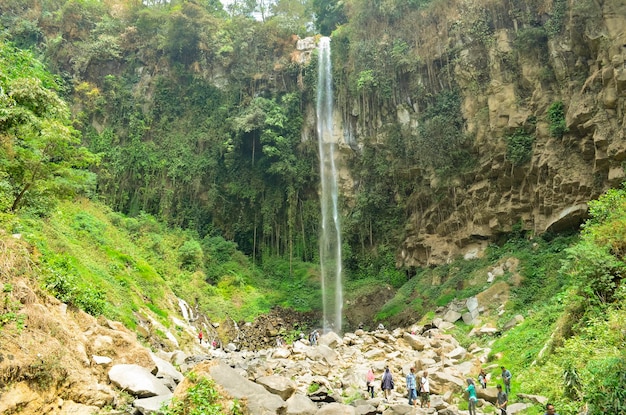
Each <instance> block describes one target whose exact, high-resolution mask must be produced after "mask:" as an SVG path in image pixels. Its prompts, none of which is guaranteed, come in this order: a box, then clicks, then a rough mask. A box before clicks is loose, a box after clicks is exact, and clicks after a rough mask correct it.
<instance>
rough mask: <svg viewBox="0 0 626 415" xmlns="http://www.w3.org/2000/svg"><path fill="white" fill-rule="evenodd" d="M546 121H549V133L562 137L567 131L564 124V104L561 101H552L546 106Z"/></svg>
mask: <svg viewBox="0 0 626 415" xmlns="http://www.w3.org/2000/svg"><path fill="white" fill-rule="evenodd" d="M548 121H549V123H550V135H551V136H552V137H556V138H562V137H563V134H565V133H566V132H567V125H566V124H565V105H564V104H563V102H562V101H556V102H553V103H552V105H550V107H549V108H548Z"/></svg>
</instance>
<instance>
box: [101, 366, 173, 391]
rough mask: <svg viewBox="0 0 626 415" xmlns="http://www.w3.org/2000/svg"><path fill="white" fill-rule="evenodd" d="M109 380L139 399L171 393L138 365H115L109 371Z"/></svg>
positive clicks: (158, 380)
mask: <svg viewBox="0 0 626 415" xmlns="http://www.w3.org/2000/svg"><path fill="white" fill-rule="evenodd" d="M109 380H110V381H111V382H112V383H113V384H114V385H116V386H117V387H119V388H120V389H124V390H127V391H128V392H129V393H130V394H131V395H133V396H137V397H139V398H149V397H151V396H157V395H168V394H170V393H171V392H170V390H169V388H168V387H167V386H165V385H164V384H163V382H162V381H161V380H160V379H158V378H157V377H156V376H154V375H153V374H152V373H150V371H149V370H148V369H146V368H145V367H141V366H139V365H115V366H113V367H112V368H111V370H109Z"/></svg>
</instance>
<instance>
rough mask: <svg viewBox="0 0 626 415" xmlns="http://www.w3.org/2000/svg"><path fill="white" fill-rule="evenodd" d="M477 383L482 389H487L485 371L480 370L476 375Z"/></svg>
mask: <svg viewBox="0 0 626 415" xmlns="http://www.w3.org/2000/svg"><path fill="white" fill-rule="evenodd" d="M478 382H479V383H480V386H481V387H482V388H483V389H487V374H486V373H485V369H480V373H479V374H478Z"/></svg>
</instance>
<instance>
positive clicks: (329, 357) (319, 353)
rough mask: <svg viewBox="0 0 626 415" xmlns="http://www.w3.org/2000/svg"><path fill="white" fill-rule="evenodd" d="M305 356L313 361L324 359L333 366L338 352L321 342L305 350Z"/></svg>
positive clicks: (337, 357)
mask: <svg viewBox="0 0 626 415" xmlns="http://www.w3.org/2000/svg"><path fill="white" fill-rule="evenodd" d="M306 357H308V358H309V359H311V360H314V361H325V362H326V363H328V364H329V365H331V366H333V365H335V364H336V363H337V360H338V359H339V354H338V353H337V352H336V351H335V350H333V349H331V348H330V347H328V346H324V345H323V344H321V345H319V346H315V347H310V348H309V349H308V350H307V352H306Z"/></svg>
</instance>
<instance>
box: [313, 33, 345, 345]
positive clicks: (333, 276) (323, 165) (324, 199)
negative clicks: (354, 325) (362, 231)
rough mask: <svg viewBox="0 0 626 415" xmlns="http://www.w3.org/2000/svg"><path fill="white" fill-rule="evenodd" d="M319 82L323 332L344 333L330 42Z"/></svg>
mask: <svg viewBox="0 0 626 415" xmlns="http://www.w3.org/2000/svg"><path fill="white" fill-rule="evenodd" d="M318 59H319V63H318V80H317V140H318V146H319V157H320V181H321V208H322V232H321V235H320V267H321V272H322V303H323V304H322V306H323V313H324V316H323V317H324V332H327V331H335V332H337V333H341V328H342V308H343V287H342V286H343V284H342V281H341V279H342V275H341V274H342V264H341V232H340V229H341V228H340V224H339V209H338V206H337V203H338V188H337V167H336V165H335V147H336V142H335V140H334V139H333V119H332V117H333V89H332V73H331V62H330V38H328V37H322V38H321V39H320V42H319V58H318Z"/></svg>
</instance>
